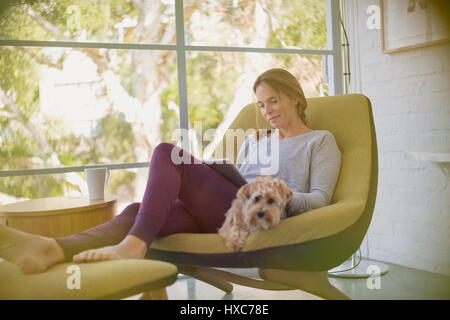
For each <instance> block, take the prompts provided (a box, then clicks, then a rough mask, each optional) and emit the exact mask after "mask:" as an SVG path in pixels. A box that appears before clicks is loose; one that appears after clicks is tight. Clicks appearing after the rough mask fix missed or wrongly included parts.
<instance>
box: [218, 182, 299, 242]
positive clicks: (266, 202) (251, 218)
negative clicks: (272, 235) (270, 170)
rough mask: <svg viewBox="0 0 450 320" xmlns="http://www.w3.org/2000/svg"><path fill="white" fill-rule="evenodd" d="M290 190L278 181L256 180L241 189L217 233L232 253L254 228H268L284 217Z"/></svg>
mask: <svg viewBox="0 0 450 320" xmlns="http://www.w3.org/2000/svg"><path fill="white" fill-rule="evenodd" d="M292 195H293V193H292V191H291V190H290V189H289V188H288V186H287V185H286V184H285V183H284V182H283V181H281V180H280V179H279V178H275V179H274V180H272V179H271V178H270V177H269V176H267V177H258V178H256V179H255V180H253V181H252V182H250V183H248V184H246V185H244V186H242V187H241V188H240V189H239V190H238V192H237V198H236V199H234V200H233V202H232V204H231V208H230V209H229V210H228V211H227V213H226V217H225V222H224V223H223V225H222V227H221V228H220V229H219V230H218V231H219V235H220V236H221V237H222V238H224V239H225V242H226V245H227V247H228V248H230V249H231V250H233V251H239V250H241V248H242V247H243V246H244V244H245V241H246V240H247V238H248V236H249V235H250V234H251V233H253V232H255V231H257V230H258V229H265V230H266V229H269V228H271V227H273V226H275V225H277V224H278V223H280V220H281V219H282V218H285V210H284V209H285V207H286V205H287V203H288V202H289V201H290V200H291V199H292Z"/></svg>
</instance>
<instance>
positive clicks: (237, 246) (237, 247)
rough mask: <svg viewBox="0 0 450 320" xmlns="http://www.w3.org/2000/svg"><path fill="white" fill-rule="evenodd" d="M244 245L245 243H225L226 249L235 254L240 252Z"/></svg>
mask: <svg viewBox="0 0 450 320" xmlns="http://www.w3.org/2000/svg"><path fill="white" fill-rule="evenodd" d="M244 244H245V241H227V242H226V245H227V247H228V248H230V249H231V250H233V251H235V252H237V251H241V249H242V247H243V246H244Z"/></svg>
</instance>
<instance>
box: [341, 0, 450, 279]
mask: <svg viewBox="0 0 450 320" xmlns="http://www.w3.org/2000/svg"><path fill="white" fill-rule="evenodd" d="M345 3H346V8H345V20H346V25H347V33H348V36H349V41H350V62H351V73H352V79H351V83H350V92H359V93H362V94H365V95H366V96H367V97H369V99H370V100H371V102H372V107H373V112H374V120H375V126H376V132H377V138H378V152H379V184H378V197H377V202H376V206H375V211H374V216H373V220H372V223H371V225H370V227H369V231H368V234H367V236H366V238H365V239H364V242H363V244H362V246H361V250H362V254H363V256H365V257H368V258H370V259H375V260H381V261H386V262H392V263H395V264H400V265H404V266H408V267H411V268H417V269H421V270H426V271H431V272H436V273H441V274H446V275H450V186H449V180H450V179H449V176H448V175H445V174H444V172H443V171H442V170H441V169H440V168H439V166H438V165H437V164H435V163H431V162H418V161H415V160H412V159H411V158H410V157H408V156H407V152H409V151H415V150H421V149H426V148H444V147H447V148H450V43H447V44H440V45H435V46H430V47H424V48H417V49H412V50H408V51H403V52H398V53H394V54H383V53H381V43H380V32H381V30H379V29H375V30H369V29H368V28H367V25H366V20H367V18H368V17H369V14H367V13H366V10H367V8H368V7H369V6H370V5H377V6H378V5H379V1H378V0H346V1H345Z"/></svg>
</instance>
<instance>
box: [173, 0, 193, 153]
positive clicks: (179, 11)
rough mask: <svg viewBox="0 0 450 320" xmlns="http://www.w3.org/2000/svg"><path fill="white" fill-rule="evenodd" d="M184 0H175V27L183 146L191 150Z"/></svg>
mask: <svg viewBox="0 0 450 320" xmlns="http://www.w3.org/2000/svg"><path fill="white" fill-rule="evenodd" d="M183 11H184V7H183V0H175V28H176V41H177V43H176V48H177V49H176V50H177V71H178V106H179V108H180V129H181V130H180V132H181V136H180V139H181V147H182V148H183V149H184V150H186V151H190V150H189V119H188V100H187V83H186V54H185V53H186V44H185V41H184V12H183Z"/></svg>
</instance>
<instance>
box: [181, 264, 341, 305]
mask: <svg viewBox="0 0 450 320" xmlns="http://www.w3.org/2000/svg"><path fill="white" fill-rule="evenodd" d="M178 271H179V272H180V273H183V274H185V275H187V276H190V277H192V278H195V279H197V280H201V281H204V282H206V283H209V284H210V285H212V286H214V287H216V288H218V289H220V290H222V291H224V292H226V293H230V292H231V291H232V290H233V285H232V284H231V283H235V284H238V285H242V286H246V287H250V288H256V289H263V290H296V289H300V290H302V291H305V292H308V293H311V294H314V295H316V296H318V297H321V298H324V299H329V300H349V299H350V298H349V297H348V296H346V295H345V294H343V293H342V292H341V291H339V290H338V289H337V288H336V287H334V286H333V285H332V284H331V283H330V282H329V281H328V275H327V272H326V271H317V272H307V271H287V270H277V269H259V275H260V277H261V278H262V279H254V278H249V277H244V276H240V275H236V274H233V273H231V272H227V271H223V270H218V269H214V268H208V267H191V266H189V267H186V266H178Z"/></svg>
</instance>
